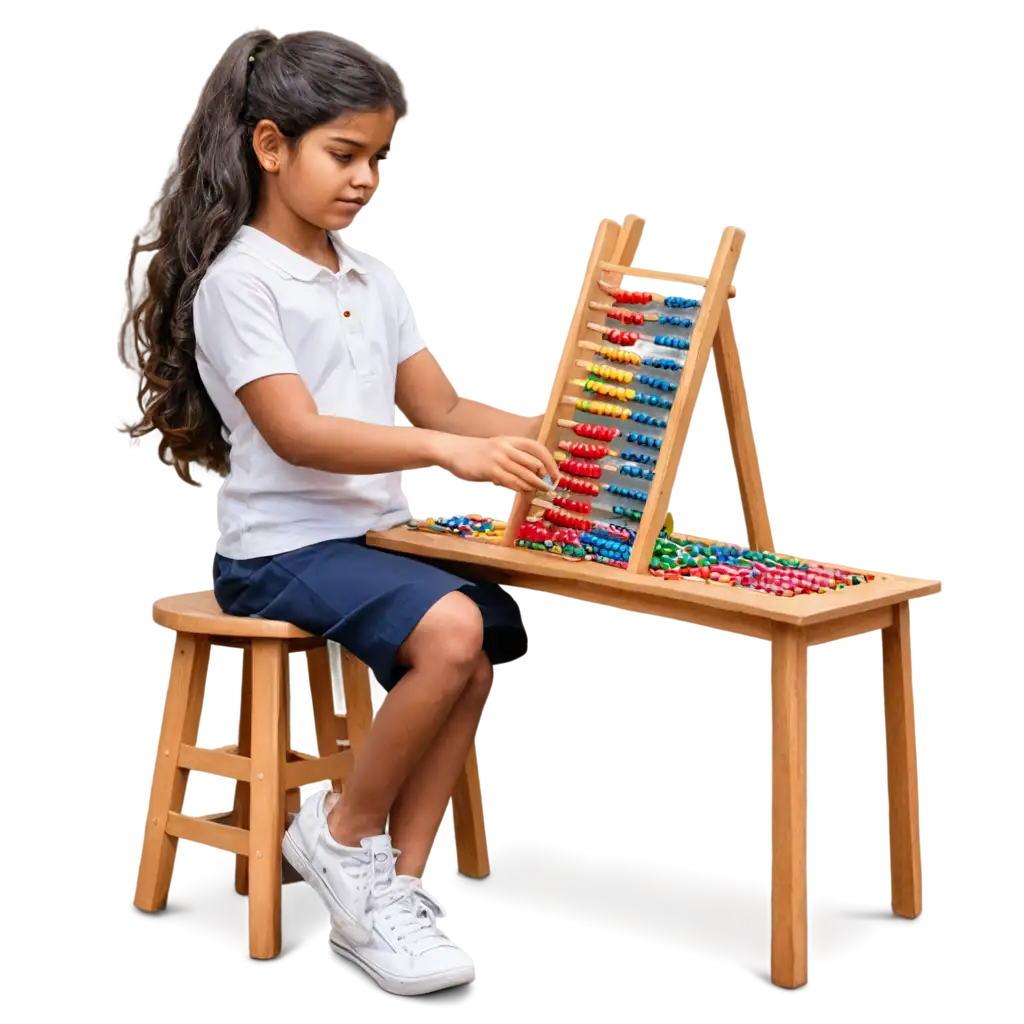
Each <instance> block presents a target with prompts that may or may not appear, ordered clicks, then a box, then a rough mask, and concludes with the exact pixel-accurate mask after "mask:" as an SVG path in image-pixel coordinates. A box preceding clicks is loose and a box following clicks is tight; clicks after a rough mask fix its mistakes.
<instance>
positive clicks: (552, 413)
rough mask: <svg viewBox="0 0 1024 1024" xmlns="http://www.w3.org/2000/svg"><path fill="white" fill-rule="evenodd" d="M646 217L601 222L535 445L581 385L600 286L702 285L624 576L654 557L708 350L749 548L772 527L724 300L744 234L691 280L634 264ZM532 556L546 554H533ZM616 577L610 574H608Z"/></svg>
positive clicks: (729, 240)
mask: <svg viewBox="0 0 1024 1024" xmlns="http://www.w3.org/2000/svg"><path fill="white" fill-rule="evenodd" d="M643 229H644V220H643V219H642V218H640V217H637V216H635V215H634V214H630V215H629V216H628V217H626V219H625V220H624V221H623V223H622V226H621V227H620V226H619V225H618V224H617V223H616V222H615V221H613V220H608V219H606V220H603V221H601V223H600V225H599V227H598V230H597V236H596V237H595V239H594V246H593V249H592V250H591V253H590V261H589V263H588V264H587V270H586V274H585V275H584V278H583V285H582V287H581V288H580V295H579V300H578V302H577V304H576V312H575V314H574V315H573V319H572V323H571V324H570V325H569V333H568V335H567V336H566V339H565V346H564V347H563V349H562V356H561V360H560V361H559V364H558V369H557V370H556V371H555V378H554V381H553V383H552V386H551V394H550V396H549V398H548V406H547V409H546V411H545V414H544V421H543V424H542V426H541V430H540V434H539V438H538V439H539V440H540V442H541V444H543V445H544V446H545V447H546V448H549V449H552V450H553V449H555V448H557V446H558V439H559V433H560V432H561V431H562V430H563V429H564V428H562V427H559V425H558V420H559V418H560V417H559V410H560V409H561V408H564V405H565V402H564V396H565V395H567V394H569V395H572V394H575V393H576V392H579V393H580V394H582V391H581V390H580V388H579V386H578V385H575V384H572V383H571V381H572V379H573V377H574V376H576V375H577V373H578V371H577V370H576V369H575V368H576V361H577V360H578V359H579V358H580V356H581V355H586V354H587V353H586V351H585V350H583V349H582V348H581V346H580V342H581V341H585V340H588V339H587V338H586V334H587V323H588V322H589V321H592V320H601V319H603V317H602V316H601V315H600V314H596V313H594V312H592V311H591V308H590V304H591V302H607V299H608V297H607V295H606V293H605V292H604V291H603V290H602V289H601V287H600V284H599V282H601V281H603V282H604V284H605V285H606V286H611V287H613V288H618V287H620V286H621V283H622V279H623V278H624V277H636V278H647V279H652V280H659V281H676V282H680V283H683V284H691V285H697V286H699V287H703V288H704V298H703V300H702V302H701V308H700V313H699V314H698V315H697V318H696V321H695V324H694V328H693V333H692V335H691V337H690V348H689V353H688V355H687V357H686V361H685V365H684V366H683V370H682V373H681V376H680V381H679V389H678V392H677V395H676V399H675V401H674V402H673V404H672V408H671V409H670V410H669V413H668V416H667V423H668V425H667V427H666V428H665V433H664V437H663V441H662V448H661V451H660V453H659V455H658V468H657V472H656V473H655V477H654V480H653V481H652V482H651V487H650V490H649V491H648V497H647V501H646V504H645V506H644V510H643V514H642V516H641V518H640V522H639V524H638V529H637V531H636V540H635V542H634V543H633V549H632V552H631V555H630V560H629V568H628V570H627V571H628V572H630V573H642V574H646V573H647V571H648V567H649V565H650V561H651V555H652V554H653V552H654V545H655V541H656V540H657V539H658V534H659V533H660V532H661V528H662V526H663V525H664V523H665V517H666V515H667V513H668V503H669V498H670V497H671V495H672V485H673V483H674V482H675V477H676V471H677V469H678V467H679V459H680V456H681V455H682V451H683V445H684V444H685V443H686V435H687V431H688V430H689V426H690V419H691V418H692V416H693V409H694V406H695V405H696V402H697V395H698V394H699V393H700V387H701V383H702V381H703V379H704V371H705V370H706V369H707V363H708V356H709V354H710V352H711V350H712V349H713V350H714V352H715V366H716V368H717V370H718V380H719V384H720V386H721V390H722V401H723V404H724V406H725V418H726V423H727V424H728V428H729V440H730V444H731V446H732V453H733V461H734V463H735V465H736V474H737V477H738V478H739V487H740V500H741V501H742V504H743V514H744V518H745V520H746V525H747V538H748V544H749V545H750V547H751V548H754V549H766V550H769V551H770V550H772V549H773V544H772V535H771V528H770V526H769V523H768V510H767V507H766V505H765V500H764V490H763V488H762V485H761V474H760V470H759V468H758V464H757V450H756V448H755V446H754V435H753V431H752V429H751V426H750V413H749V411H748V409H747V399H746V391H745V390H744V387H743V375H742V372H741V370H740V363H739V353H738V351H737V348H736V338H735V336H734V334H733V330H732V319H731V317H730V315H729V307H728V299H730V298H732V297H733V296H735V294H736V289H735V288H734V287H733V284H732V277H733V274H734V272H735V270H736V264H737V261H738V260H739V256H740V250H741V248H742V246H743V239H744V232H743V231H742V230H741V229H740V228H736V227H728V228H726V229H725V231H723V232H722V239H721V242H720V243H719V246H718V252H717V253H716V255H715V259H714V262H713V264H712V266H711V271H710V273H709V274H708V276H707V277H706V278H705V277H695V276H693V275H690V274H675V273H667V272H665V271H660V270H646V269H642V268H639V267H633V266H631V262H632V260H633V258H634V256H635V255H636V250H637V247H638V245H639V243H640V236H641V235H642V234H643ZM535 500H536V495H530V494H520V495H517V497H516V500H515V504H514V505H513V508H512V513H511V515H510V517H509V523H508V528H507V530H506V531H505V537H504V541H503V543H504V544H505V545H506V546H513V545H515V542H516V538H517V536H518V534H519V528H520V527H521V526H522V524H523V523H524V522H525V521H526V518H527V516H528V515H529V513H530V509H531V506H532V505H533V503H534V501H535ZM536 557H545V556H543V555H537V556H536ZM608 571H609V572H615V571H616V570H614V569H608Z"/></svg>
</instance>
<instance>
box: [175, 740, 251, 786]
mask: <svg viewBox="0 0 1024 1024" xmlns="http://www.w3.org/2000/svg"><path fill="white" fill-rule="evenodd" d="M178 767H179V768H189V769H194V770H195V771H197V772H206V773H207V774H208V775H220V776H223V777H224V778H226V779H235V780H236V781H237V782H248V781H249V758H247V757H240V756H239V755H238V754H228V753H225V752H224V751H223V750H209V749H208V748H206V747H191V746H189V745H188V744H187V743H182V744H181V746H180V747H178Z"/></svg>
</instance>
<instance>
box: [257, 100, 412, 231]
mask: <svg viewBox="0 0 1024 1024" xmlns="http://www.w3.org/2000/svg"><path fill="white" fill-rule="evenodd" d="M264 124H266V125H267V126H268V127H273V123H272V122H269V121H268V122H261V125H260V127H262V125H264ZM394 131H395V112H394V110H392V109H391V108H390V107H387V108H385V109H384V110H379V111H362V112H359V113H354V114H347V115H345V116H344V117H339V118H337V119H336V120H334V121H329V122H327V123H326V124H322V125H319V126H318V127H316V128H312V129H310V131H308V132H306V134H305V135H303V136H302V138H301V140H300V141H299V145H298V147H297V148H296V149H295V150H294V151H293V150H290V149H289V148H288V147H287V146H285V145H274V143H273V142H271V147H272V148H273V153H270V152H267V153H265V154H263V153H260V144H259V141H257V140H255V139H254V142H255V143H256V151H257V154H258V155H259V156H260V163H261V164H262V165H263V168H264V170H266V171H269V172H270V173H271V174H272V175H273V177H274V179H275V184H276V191H277V192H278V194H279V196H280V198H281V200H282V201H283V202H284V203H285V204H286V205H287V206H288V207H289V208H290V209H291V210H292V211H293V212H294V213H295V214H297V215H298V216H299V217H301V218H302V219H303V220H305V221H307V222H308V223H310V224H315V225H316V226H317V227H320V228H323V229H325V230H327V231H336V230H340V229H342V228H345V227H347V226H348V225H349V224H351V223H352V221H353V220H354V219H355V216H356V214H357V213H358V212H359V210H360V209H361V208H362V207H363V206H365V205H366V204H367V203H368V202H369V201H370V199H371V198H372V196H373V194H374V192H376V191H377V185H378V183H379V181H380V171H379V167H378V165H379V163H380V161H381V160H383V159H385V157H386V155H387V152H388V149H389V148H390V146H391V136H392V135H393V134H394ZM258 132H259V129H257V134H258ZM274 133H275V134H276V127H274ZM278 139H280V136H278ZM267 141H268V142H269V141H270V139H269V138H268V140H267ZM281 141H282V142H283V140H281ZM264 157H266V159H265V158H264ZM275 172H276V173H275Z"/></svg>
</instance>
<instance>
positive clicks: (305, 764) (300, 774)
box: [284, 750, 353, 789]
mask: <svg viewBox="0 0 1024 1024" xmlns="http://www.w3.org/2000/svg"><path fill="white" fill-rule="evenodd" d="M352 762H353V757H352V751H351V750H342V751H340V752H339V753H337V754H328V755H327V757H317V758H315V759H313V760H312V761H305V760H303V761H289V762H288V764H286V765H285V766H284V788H285V789H297V788H298V787H299V786H306V785H308V784H309V783H311V782H323V781H324V780H325V779H345V778H347V777H348V774H349V772H351V771H352Z"/></svg>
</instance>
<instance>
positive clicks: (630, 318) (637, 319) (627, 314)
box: [605, 309, 644, 324]
mask: <svg viewBox="0 0 1024 1024" xmlns="http://www.w3.org/2000/svg"><path fill="white" fill-rule="evenodd" d="M605 316H607V317H609V318H610V319H612V320H618V321H619V322H620V323H623V324H642V323H643V322H644V315H643V313H634V312H633V310H631V309H610V310H608V312H607V313H606V314H605Z"/></svg>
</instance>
